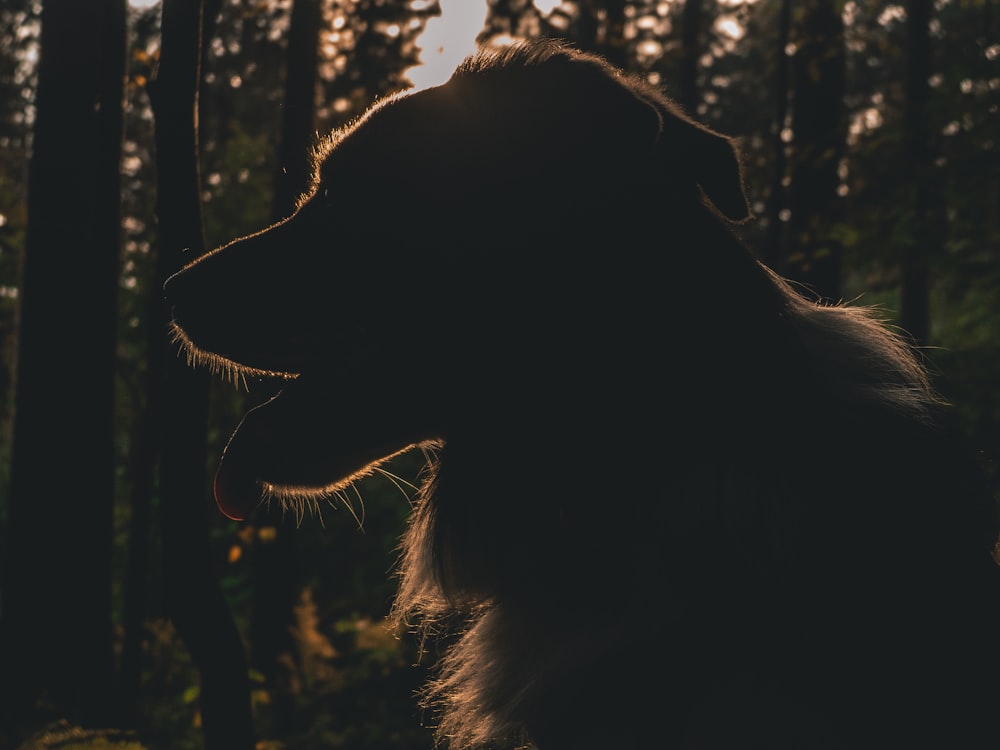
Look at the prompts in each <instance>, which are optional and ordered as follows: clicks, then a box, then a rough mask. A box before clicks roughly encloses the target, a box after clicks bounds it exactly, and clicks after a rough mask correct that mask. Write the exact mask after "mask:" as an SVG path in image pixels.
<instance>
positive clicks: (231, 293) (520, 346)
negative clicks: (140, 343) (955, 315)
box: [166, 41, 1000, 750]
mask: <svg viewBox="0 0 1000 750" xmlns="http://www.w3.org/2000/svg"><path fill="white" fill-rule="evenodd" d="M736 146H737V144H736V143H735V142H734V141H733V140H732V139H729V138H727V137H725V136H723V135H720V134H718V133H715V132H713V131H711V130H710V129H708V128H705V127H704V126H702V125H700V124H699V123H697V122H695V121H694V120H692V119H691V118H689V117H688V116H687V115H686V114H685V113H684V112H683V111H682V110H681V109H680V108H679V107H677V105H676V104H674V103H673V102H672V101H671V100H670V99H668V98H667V97H666V96H664V94H663V93H662V92H660V91H658V90H656V89H654V88H652V87H650V86H649V85H647V84H646V83H644V82H642V81H639V80H637V79H635V78H631V77H629V76H626V75H624V74H623V73H622V72H621V71H618V70H616V69H614V68H613V67H611V66H610V65H608V64H607V63H606V62H604V61H603V60H601V59H600V58H598V57H596V56H592V55H587V54H584V53H581V52H579V51H576V50H573V49H572V48H569V47H567V46H566V45H563V44H561V43H558V42H553V41H540V42H533V43H521V44H516V45H512V46H508V47H504V48H501V49H485V50H483V51H481V52H480V53H479V54H477V55H475V56H473V57H472V58H470V59H469V60H467V61H466V62H465V63H463V64H462V65H461V66H460V67H459V68H458V70H457V71H456V72H455V75H454V76H453V77H452V79H451V80H450V81H449V82H447V83H446V84H445V85H443V86H441V87H437V88H434V89H429V90H427V91H423V92H415V93H411V94H404V95H402V96H398V97H393V98H390V99H387V100H384V101H382V102H380V103H378V104H377V105H376V106H374V107H373V108H372V109H371V110H370V111H369V112H368V113H366V114H365V115H364V116H363V117H361V118H359V120H358V121H357V122H355V123H352V124H351V125H350V126H349V127H348V128H345V129H344V130H343V131H340V132H338V133H336V134H334V135H333V136H331V137H330V138H329V139H328V141H326V142H325V145H324V146H323V147H322V148H321V149H320V150H319V151H318V163H317V173H316V180H315V184H314V186H313V188H312V189H311V190H310V191H309V193H308V194H307V195H305V196H303V199H302V201H301V202H300V205H299V207H298V209H297V210H296V212H295V214H294V215H293V216H291V217H290V218H289V219H287V220H285V221H283V222H279V223H278V224H276V225H274V226H273V227H270V228H269V229H268V230H266V231H264V232H261V233H258V234H256V235H251V236H249V237H246V238H241V239H239V240H236V241H234V242H232V243H229V244H227V245H226V246H224V247H222V248H220V249H219V250H217V251H215V252H213V253H212V254H210V255H209V256H207V257H206V258H203V259H200V260H198V261H196V262H195V263H193V264H191V265H190V266H189V267H187V268H185V269H184V270H183V271H182V272H181V273H179V274H178V275H177V276H176V277H174V278H173V279H171V280H170V282H168V284H167V289H166V292H167V296H168V298H169V299H170V300H171V303H172V304H173V309H174V320H175V323H174V325H175V331H176V334H175V335H176V337H177V339H178V340H179V341H180V342H181V344H182V345H183V346H184V347H185V348H186V349H187V350H188V352H189V356H190V357H191V358H192V360H193V361H195V362H207V363H209V364H211V363H221V364H218V365H217V367H219V368H221V369H224V370H227V371H229V370H233V371H235V372H246V373H250V374H255V373H256V374H260V373H271V374H279V375H282V376H285V377H288V378H289V381H288V383H287V385H286V386H285V388H284V390H283V391H282V392H281V393H280V394H279V395H278V396H277V397H276V398H275V399H273V400H272V401H271V402H269V403H268V404H265V405H264V406H263V407H259V408H257V409H255V410H253V411H251V412H250V413H249V414H248V415H247V417H246V418H245V419H244V422H243V423H242V424H241V425H240V427H239V429H238V430H237V431H236V433H234V435H233V438H232V439H231V441H230V444H229V446H228V447H227V450H226V454H225V455H224V457H223V460H222V462H221V464H220V469H219V473H218V476H217V479H216V497H217V500H218V502H219V506H220V508H221V509H222V511H223V512H224V513H226V514H227V515H230V516H231V517H233V518H245V517H246V516H247V515H248V514H249V513H251V512H252V510H253V507H254V504H255V503H256V502H257V501H258V500H259V499H260V497H261V495H262V494H267V492H268V491H271V492H272V493H273V492H274V490H273V488H279V489H280V488H282V487H290V488H293V489H294V493H292V494H293V495H294V498H293V499H295V500H299V499H301V498H302V497H306V498H308V497H322V496H323V495H324V493H327V494H329V492H330V491H331V488H334V490H335V491H340V490H342V489H343V488H344V487H345V485H349V484H350V483H351V482H353V481H354V480H355V479H356V478H357V477H361V476H364V475H366V474H368V473H370V472H371V471H373V470H377V469H378V467H379V466H380V465H381V464H382V462H384V461H385V460H386V459H387V457H390V456H393V455H397V454H398V453H399V452H401V451H405V450H410V449H413V448H414V447H423V448H424V449H425V450H426V449H428V448H433V450H434V453H433V454H432V455H431V459H430V461H431V463H430V466H429V469H428V472H427V475H426V481H425V482H424V483H423V485H422V487H421V489H420V492H419V497H418V499H417V501H416V503H415V508H414V512H413V515H412V519H411V522H410V524H409V526H408V528H407V530H406V532H405V535H404V538H403V539H402V543H401V548H400V557H399V561H398V570H397V572H398V577H399V590H398V596H397V598H396V600H395V602H394V607H393V612H392V616H393V618H394V619H395V620H396V621H397V622H398V623H400V624H402V625H404V626H408V627H413V628H415V629H416V630H417V631H418V632H419V633H420V634H422V637H423V638H424V643H425V646H426V648H427V651H428V658H432V657H436V658H437V663H436V665H435V669H436V676H435V678H434V679H433V680H432V681H431V682H430V683H429V684H428V686H427V687H426V690H425V691H424V693H423V695H422V703H423V705H424V706H425V707H426V708H427V710H428V711H429V712H430V715H431V716H432V717H433V722H434V724H435V726H436V730H437V737H438V739H439V741H440V742H441V744H442V745H446V746H447V747H448V748H450V750H473V749H476V750H479V749H481V748H516V747H537V748H538V749H539V750H563V749H564V748H565V749H567V750H568V749H569V748H572V749H573V750H588V749H589V748H594V749H595V750H596V748H608V747H616V748H617V747H627V748H648V747H662V748H680V749H682V750H743V748H767V749H768V750H778V749H779V748H788V749H791V748H795V749H796V750H806V749H818V748H855V749H857V748H866V749H867V748H872V749H874V748H880V749H881V748H887V747H899V748H904V747H905V748H917V747H928V748H931V747H933V748H941V747H957V748H965V749H966V750H971V749H972V748H979V747H983V748H986V747H993V746H994V745H995V742H993V741H992V738H989V736H988V735H989V733H991V732H992V731H993V726H992V724H993V716H994V714H995V710H996V701H997V700H998V699H1000V688H998V686H1000V681H997V680H996V679H995V671H996V668H997V664H998V657H1000V638H998V637H997V635H998V632H997V626H998V624H1000V611H998V607H1000V582H998V568H997V566H996V565H995V564H994V563H993V560H992V558H991V552H992V550H993V545H994V543H995V541H996V537H997V522H996V514H995V508H994V505H993V499H992V498H991V497H990V495H989V493H988V492H987V491H986V487H985V483H984V482H983V481H982V474H981V473H980V472H979V467H978V466H977V465H976V464H975V461H974V460H973V459H972V458H971V457H970V454H969V453H968V452H967V451H966V450H965V448H964V447H963V446H962V445H961V443H960V441H958V440H957V439H956V438H955V433H954V432H952V431H951V430H950V426H949V424H948V422H949V417H948V416H947V413H948V408H949V407H948V406H947V404H945V403H944V402H943V400H942V399H941V398H940V397H939V396H938V394H937V393H936V392H935V390H934V387H933V385H932V382H931V377H930V375H929V372H928V370H927V368H926V367H925V364H924V362H923V360H922V358H921V356H920V354H919V352H917V351H916V350H915V349H914V348H913V347H912V345H911V342H910V341H909V340H908V339H907V338H906V337H905V335H904V334H902V333H901V332H900V331H898V330H896V329H894V328H893V327H891V326H890V325H888V324H887V323H886V322H885V321H884V320H883V319H882V315H881V314H880V312H879V311H878V310H876V309H873V308H868V307H864V306H858V305H845V304H839V305H830V304H823V303H821V302H819V301H816V300H814V299H812V298H810V297H808V296H807V295H804V294H802V293H801V292H800V291H799V290H798V289H796V288H795V287H794V286H793V285H792V284H791V283H790V282H788V281H786V280H784V279H782V278H780V277H779V276H777V275H776V274H775V273H773V272H772V271H771V270H770V269H768V268H766V267H765V266H763V265H762V264H760V263H759V262H758V261H757V260H755V258H754V256H753V254H752V253H751V252H750V251H749V250H748V249H747V248H746V247H744V245H743V244H742V242H741V241H740V240H739V239H738V236H737V234H736V227H737V226H738V225H740V224H741V223H743V222H745V221H748V220H750V218H751V217H750V214H749V211H748V209H747V202H746V198H745V195H744V192H743V184H742V183H743V172H742V166H741V162H740V158H739V151H738V149H737V147H736ZM428 182H430V183H432V184H433V185H434V190H433V191H428V190H427V188H426V185H427V184H428ZM345 217H346V218H345ZM385 217H391V218H390V220H389V221H386V220H385ZM276 259H280V260H277V261H276ZM234 279H236V280H239V281H238V282H237V283H233V280H234ZM414 320H416V321H419V326H418V328H417V331H416V332H414V331H413V328H412V326H411V325H410V324H411V323H412V322H413V321H414ZM389 342H391V345H390V343H389ZM429 455H430V454H429ZM277 494H279V495H280V494H281V493H280V492H278V493H277ZM984 737H985V739H984Z"/></svg>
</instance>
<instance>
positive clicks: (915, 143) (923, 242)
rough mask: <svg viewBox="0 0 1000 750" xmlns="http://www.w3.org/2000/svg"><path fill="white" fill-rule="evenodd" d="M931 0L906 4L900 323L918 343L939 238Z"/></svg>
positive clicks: (924, 329)
mask: <svg viewBox="0 0 1000 750" xmlns="http://www.w3.org/2000/svg"><path fill="white" fill-rule="evenodd" d="M932 12H933V2H932V0H910V3H909V5H908V7H907V17H908V20H907V41H908V49H907V53H908V59H907V71H906V121H905V134H904V138H905V144H906V165H907V169H908V170H909V175H908V179H907V181H906V183H907V184H908V186H909V196H910V206H909V208H910V225H911V226H910V229H911V233H910V240H909V242H908V243H906V244H905V245H904V247H903V257H902V259H901V275H900V313H899V315H900V326H901V327H902V328H903V329H904V330H906V331H907V332H908V333H909V334H910V335H911V336H912V337H913V339H914V340H915V341H916V342H917V343H919V344H926V343H927V341H928V337H929V335H930V291H929V289H928V271H927V266H928V260H929V257H930V255H931V254H932V252H933V251H934V249H935V248H934V246H935V245H936V238H937V237H938V230H937V217H936V211H934V210H933V209H934V205H935V202H934V201H933V200H932V198H931V194H930V193H931V176H930V175H931V168H932V167H931V163H930V159H931V157H930V149H929V146H928V142H927V138H928V130H929V129H928V117H929V115H930V106H929V104H930V84H929V83H928V79H929V78H930V31H929V27H930V22H931V13H932Z"/></svg>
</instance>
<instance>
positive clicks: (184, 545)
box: [150, 0, 255, 750]
mask: <svg viewBox="0 0 1000 750" xmlns="http://www.w3.org/2000/svg"><path fill="white" fill-rule="evenodd" d="M202 6H203V3H202V2H190V0H164V2H163V10H162V13H163V15H162V26H161V28H162V32H161V33H162V42H161V54H160V65H159V69H158V71H157V75H156V78H155V80H154V81H153V82H152V83H151V88H150V101H151V103H152V105H153V112H154V116H155V120H156V148H157V165H158V176H159V185H158V190H157V218H158V222H159V230H160V243H161V246H160V256H159V264H158V265H159V269H160V277H161V278H160V281H162V280H164V279H165V277H166V276H168V275H169V274H170V273H172V272H174V271H176V270H178V269H179V268H180V267H181V266H182V265H183V264H184V263H185V262H187V261H190V260H193V259H194V258H196V257H197V256H198V255H200V254H201V253H202V252H204V238H203V235H202V214H201V200H200V195H201V190H200V179H199V171H198V139H197V130H198V117H197V112H198V88H199V80H200V70H201V47H202V9H203V8H202ZM167 314H168V311H166V310H162V311H161V315H162V316H163V318H162V320H163V323H164V332H165V330H166V320H167ZM163 345H164V346H165V345H166V341H165V339H164V342H163ZM165 369H166V373H165V375H166V377H165V383H164V385H165V391H164V393H163V401H162V411H161V412H160V413H161V414H162V419H163V422H162V433H161V434H162V438H163V443H162V447H161V454H160V523H161V529H162V535H163V536H162V542H163V574H164V596H165V601H166V606H167V611H168V613H169V615H170V617H171V620H172V621H173V623H174V626H175V627H176V628H177V630H178V632H179V633H180V635H181V638H182V639H183V641H184V643H185V645H186V646H187V648H188V649H189V650H190V652H191V655H192V658H193V659H194V662H195V664H196V665H197V666H198V669H199V670H200V672H201V693H200V705H201V714H202V727H203V730H204V736H205V746H206V748H208V750H216V749H219V750H250V748H253V747H254V744H255V741H254V731H253V716H252V712H251V707H250V683H249V676H248V673H247V665H246V655H245V653H244V649H243V644H242V641H241V640H240V635H239V632H238V631H237V629H236V626H235V623H234V622H233V618H232V613H231V612H230V610H229V606H228V603H227V601H226V599H225V597H224V596H223V594H222V591H221V589H220V588H219V584H218V581H217V580H216V579H215V577H214V575H213V557H212V549H211V543H210V539H209V533H208V518H209V516H208V514H209V513H211V512H214V511H215V509H214V507H212V506H211V504H210V502H209V501H208V500H209V498H208V481H207V476H206V453H207V445H206V443H207V438H206V425H207V421H208V379H207V378H208V375H207V374H206V373H205V372H204V371H203V370H199V371H196V370H192V369H191V368H189V367H188V366H187V365H186V364H185V361H184V359H183V358H181V357H174V356H169V357H167V358H166V368H165Z"/></svg>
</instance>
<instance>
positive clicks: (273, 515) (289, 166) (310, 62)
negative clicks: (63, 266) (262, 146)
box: [249, 0, 322, 735]
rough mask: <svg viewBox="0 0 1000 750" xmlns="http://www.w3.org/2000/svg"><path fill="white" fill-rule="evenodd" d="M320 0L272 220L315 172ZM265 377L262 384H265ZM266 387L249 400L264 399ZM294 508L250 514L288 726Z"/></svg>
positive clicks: (259, 633) (259, 644) (277, 716)
mask: <svg viewBox="0 0 1000 750" xmlns="http://www.w3.org/2000/svg"><path fill="white" fill-rule="evenodd" d="M321 19H322V15H321V8H320V4H319V2H318V0H294V5H293V6H292V16H291V23H290V26H289V31H288V58H287V70H286V74H285V101H284V113H283V114H284V117H283V120H282V134H281V147H280V151H279V159H278V172H277V174H276V175H275V185H274V206H273V209H272V213H273V218H274V220H275V221H278V220H280V219H283V218H284V217H286V216H288V215H289V214H291V212H292V210H293V209H294V208H295V204H296V201H297V199H298V197H299V195H300V194H301V193H302V192H303V191H304V190H306V188H307V187H308V186H309V183H310V180H311V178H312V168H313V160H312V148H313V146H314V145H315V138H316V85H317V79H318V67H317V58H318V49H319V30H320V23H321ZM262 385H263V384H262ZM271 395H273V394H270V393H266V392H262V393H261V394H260V395H257V396H256V397H255V398H253V400H252V403H251V404H249V405H251V406H252V405H256V404H259V403H262V402H263V401H264V400H266V399H267V398H269V397H270V396H271ZM291 519H292V516H291V514H286V513H284V512H283V510H282V508H281V507H280V505H279V504H277V503H274V504H267V505H265V506H262V507H260V508H258V509H257V511H256V512H255V514H254V517H253V524H254V526H255V528H256V533H255V534H254V556H253V584H254V608H253V615H252V618H251V623H250V641H251V644H252V649H251V665H252V666H253V667H254V669H256V670H257V671H259V672H260V673H261V674H262V675H263V676H264V678H265V680H266V685H267V686H268V689H269V690H270V692H271V699H272V704H271V705H272V708H273V711H274V724H275V730H276V732H277V733H278V734H279V735H283V734H286V733H287V732H288V731H290V730H291V728H292V726H293V721H294V715H293V711H294V695H293V692H292V679H293V675H292V674H291V673H290V669H291V665H292V664H294V663H295V660H294V659H289V658H288V657H289V656H291V655H293V654H294V651H295V644H294V640H293V638H292V633H291V628H292V624H293V621H294V607H295V603H296V601H297V599H298V586H297V584H298V576H297V564H296V547H295V528H294V525H292V523H291Z"/></svg>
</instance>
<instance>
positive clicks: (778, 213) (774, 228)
mask: <svg viewBox="0 0 1000 750" xmlns="http://www.w3.org/2000/svg"><path fill="white" fill-rule="evenodd" d="M779 13H780V16H779V19H778V40H777V44H775V48H776V49H777V54H778V64H777V67H776V69H775V79H776V80H775V84H774V90H775V108H774V133H773V138H772V141H771V143H772V146H771V150H772V152H773V153H774V172H773V176H772V178H771V194H770V196H769V197H768V202H769V204H770V205H769V208H768V212H767V221H768V224H767V242H766V243H765V247H764V254H763V256H762V258H761V260H763V261H764V262H765V263H767V264H768V265H769V266H770V267H771V268H773V269H774V270H776V271H777V272H778V273H785V250H786V248H785V240H786V232H785V230H786V228H787V225H786V222H785V214H784V212H785V209H786V208H787V207H788V203H787V200H788V196H787V193H786V190H785V178H786V176H787V174H788V172H787V169H788V159H787V156H786V153H785V150H786V148H787V146H786V144H785V139H784V132H785V127H786V126H787V125H788V85H789V59H788V42H789V36H790V34H791V24H792V0H781V9H780V10H779Z"/></svg>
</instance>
